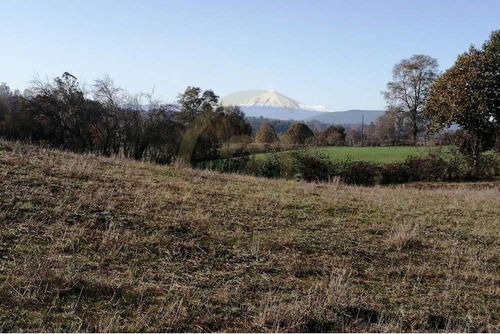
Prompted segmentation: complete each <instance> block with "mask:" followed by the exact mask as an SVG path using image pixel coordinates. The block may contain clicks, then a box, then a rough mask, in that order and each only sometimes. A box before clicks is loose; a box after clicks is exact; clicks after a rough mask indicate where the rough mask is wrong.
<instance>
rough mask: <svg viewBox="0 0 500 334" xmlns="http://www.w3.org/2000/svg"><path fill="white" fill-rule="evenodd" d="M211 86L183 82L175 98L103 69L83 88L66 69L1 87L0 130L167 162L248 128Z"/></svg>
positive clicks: (198, 157) (204, 153)
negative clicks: (126, 86)
mask: <svg viewBox="0 0 500 334" xmlns="http://www.w3.org/2000/svg"><path fill="white" fill-rule="evenodd" d="M218 99H219V97H218V96H217V95H216V94H215V93H214V92H213V91H211V90H206V91H202V90H201V89H200V88H198V87H188V88H187V89H186V91H185V92H183V93H182V94H179V96H178V105H172V104H165V103H162V102H160V101H158V100H155V99H154V97H153V94H135V95H131V94H128V93H126V92H125V91H124V90H123V89H121V88H120V87H118V86H116V85H115V84H114V82H113V80H112V79H111V78H109V77H108V76H104V77H103V78H100V79H97V80H95V81H94V83H93V85H92V87H91V89H86V88H85V87H84V86H83V85H82V84H81V83H80V82H79V81H78V79H77V78H76V77H74V76H73V75H71V74H70V73H68V72H66V73H64V74H63V75H62V76H61V77H57V78H55V79H53V80H52V81H46V82H44V81H42V80H40V79H35V80H34V81H33V83H32V85H31V87H30V88H29V89H28V90H26V91H25V92H24V93H23V94H21V93H20V92H19V91H11V90H10V88H9V87H8V86H7V85H6V84H2V85H1V86H0V136H1V137H4V138H6V139H10V140H21V141H27V142H33V143H41V144H44V145H48V146H50V147H56V148H60V149H64V150H70V151H73V152H78V153H95V154H99V155H104V156H111V155H113V156H123V157H126V158H131V159H137V160H149V161H154V162H158V163H171V162H173V161H174V159H176V158H177V157H178V156H179V154H183V155H184V157H183V158H184V160H186V161H187V162H193V163H194V162H196V161H203V160H209V159H214V158H217V157H219V156H220V154H221V150H222V148H223V144H224V143H227V142H230V141H231V140H234V139H235V138H237V139H238V141H241V140H242V138H244V137H245V136H247V137H249V136H250V135H251V128H250V125H249V124H248V123H247V122H246V121H245V118H244V114H243V113H242V112H241V110H240V109H239V108H238V107H223V106H221V105H220V104H219V100H218Z"/></svg>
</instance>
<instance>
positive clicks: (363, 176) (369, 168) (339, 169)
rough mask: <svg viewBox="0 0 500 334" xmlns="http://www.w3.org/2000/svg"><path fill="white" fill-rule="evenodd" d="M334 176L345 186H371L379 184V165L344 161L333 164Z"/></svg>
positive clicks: (367, 162)
mask: <svg viewBox="0 0 500 334" xmlns="http://www.w3.org/2000/svg"><path fill="white" fill-rule="evenodd" d="M334 170H335V171H336V172H335V173H334V174H335V176H339V177H340V180H341V181H342V182H344V183H346V184H355V185H363V186H372V185H375V184H378V183H380V179H381V174H380V172H381V165H380V164H377V163H374V162H369V161H352V160H344V161H339V162H336V163H335V166H334Z"/></svg>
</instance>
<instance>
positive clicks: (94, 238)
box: [0, 141, 500, 332]
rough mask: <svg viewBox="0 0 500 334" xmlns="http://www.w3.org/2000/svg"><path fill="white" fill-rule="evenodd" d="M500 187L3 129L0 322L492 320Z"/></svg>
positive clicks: (287, 326)
mask: <svg viewBox="0 0 500 334" xmlns="http://www.w3.org/2000/svg"><path fill="white" fill-rule="evenodd" d="M499 196H500V183H499V182H470V183H433V184H428V183H416V184H409V185H404V186H393V187H371V188H364V187H355V186H345V185H342V184H340V183H332V184H313V183H304V182H295V181H286V180H270V179H264V178H254V177H249V176H242V175H229V174H217V173H213V172H208V171H197V170H191V169H175V168H172V167H165V166H158V165H153V164H148V163H142V162H137V161H130V160H125V159H116V158H101V157H94V156H90V155H85V156H83V155H78V154H73V153H66V152H60V151H55V150H48V149H43V148H39V147H34V146H29V145H22V144H18V143H11V142H5V141H0V224H1V226H2V229H1V230H0V331H2V332H9V331H11V332H12V331H30V332H33V331H40V332H42V331H43V332H46V331H51V332H54V331H55V332H61V331H69V332H73V331H78V332H80V331H101V332H104V331H111V332H117V331H119V332H130V331H141V332H157V331H176V332H182V331H189V332H191V331H194V332H199V331H202V332H209V331H238V332H263V331H314V332H318V331H319V332H321V331H356V332H359V331H392V332H398V331H420V332H429V331H431V332H433V331H441V332H453V331H490V332H495V331H498V330H500V318H499V315H500V305H499V303H498V300H499V298H500V290H499V284H498V283H499V281H500V274H499V271H498V263H499V262H500V257H499V254H500V246H499V245H500V218H499V217H500V203H499V202H498V198H499Z"/></svg>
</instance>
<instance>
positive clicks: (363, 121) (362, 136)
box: [361, 115, 365, 147]
mask: <svg viewBox="0 0 500 334" xmlns="http://www.w3.org/2000/svg"><path fill="white" fill-rule="evenodd" d="M364 130H365V115H361V147H363V146H364V141H365V134H364Z"/></svg>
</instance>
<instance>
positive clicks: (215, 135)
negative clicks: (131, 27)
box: [0, 31, 500, 164]
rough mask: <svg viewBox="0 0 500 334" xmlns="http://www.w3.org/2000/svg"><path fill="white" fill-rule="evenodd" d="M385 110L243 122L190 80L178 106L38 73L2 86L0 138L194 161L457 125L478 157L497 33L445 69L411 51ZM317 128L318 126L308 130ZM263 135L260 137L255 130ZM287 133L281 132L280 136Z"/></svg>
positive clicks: (492, 132) (497, 100) (496, 115)
mask: <svg viewBox="0 0 500 334" xmlns="http://www.w3.org/2000/svg"><path fill="white" fill-rule="evenodd" d="M382 94H383V96H384V98H385V100H386V101H387V109H386V113H385V114H384V115H383V116H382V117H380V118H379V119H378V120H377V121H376V122H374V123H372V124H368V125H367V126H366V127H365V128H364V129H363V130H361V129H360V128H359V126H353V125H344V126H341V125H333V126H329V127H328V126H326V125H322V124H319V123H312V124H311V123H309V124H305V123H294V122H289V121H277V120H266V119H261V118H250V119H246V118H245V115H244V113H243V112H242V111H241V110H240V108H239V107H236V106H222V105H221V104H220V103H219V96H217V95H216V94H215V93H214V92H213V91H212V90H205V91H203V90H202V89H200V88H198V87H188V88H187V89H186V90H185V91H184V92H183V93H181V94H179V96H178V101H177V104H175V105H174V104H166V103H163V102H161V101H159V100H156V99H155V98H154V95H153V94H152V93H148V94H144V93H142V94H128V93H127V92H126V91H125V90H123V89H122V88H120V87H118V86H117V85H115V83H114V82H113V80H112V79H111V78H110V77H109V76H103V77H102V78H99V79H97V80H95V81H94V82H93V84H92V85H91V87H90V88H89V87H86V86H84V85H82V84H81V83H80V82H79V81H78V79H77V78H76V77H74V76H73V75H71V74H70V73H68V72H65V73H64V74H63V75H62V76H61V77H57V78H55V79H53V80H51V81H43V80H41V79H39V78H36V79H35V80H33V82H32V85H31V87H30V88H29V89H27V90H25V91H24V92H23V93H21V92H19V91H17V90H16V91H11V89H10V88H9V87H8V86H7V85H6V84H1V85H0V137H4V138H7V139H10V140H21V141H28V142H33V143H41V144H44V145H48V146H51V147H56V148H61V149H65V150H71V151H74V152H79V153H95V154H100V155H104V156H111V155H114V156H115V155H116V156H123V157H127V158H132V159H137V160H149V161H154V162H158V163H171V162H173V161H174V160H175V159H180V160H182V161H185V162H187V163H190V164H196V163H197V162H201V161H207V160H212V159H218V158H221V157H231V156H238V155H242V154H246V153H247V151H246V149H247V144H249V143H250V142H252V141H255V142H257V143H258V144H265V145H268V144H273V143H276V142H278V141H280V142H281V143H283V144H286V145H293V146H303V145H359V144H360V142H361V140H362V139H363V142H364V143H366V144H368V145H397V144H401V143H408V142H411V143H413V144H416V143H417V141H418V140H419V136H422V134H424V136H425V135H432V134H436V133H439V132H440V131H441V130H442V129H443V128H446V127H450V126H453V125H456V126H458V127H459V128H460V130H459V131H457V132H456V133H455V134H454V135H453V136H449V135H447V136H444V137H445V138H448V139H450V138H452V137H453V138H452V139H453V142H454V143H456V144H457V145H458V146H459V148H460V149H461V151H462V152H463V153H466V154H467V155H468V156H469V157H471V159H472V161H473V162H474V164H477V162H478V161H479V157H480V155H481V153H482V152H484V151H487V150H491V149H494V148H499V146H500V135H499V133H500V31H494V32H493V33H492V34H491V36H490V38H489V39H488V40H487V41H486V42H485V43H484V44H483V45H482V47H481V48H478V47H474V46H471V47H470V49H469V50H468V51H467V52H465V53H464V54H462V55H460V56H458V58H457V61H456V62H455V64H454V65H453V66H452V67H451V68H450V69H448V70H446V71H445V72H444V73H439V72H438V63H437V61H436V59H434V58H432V57H430V56H427V55H414V56H412V57H410V58H408V59H404V60H402V61H401V62H400V63H398V64H396V65H395V66H394V68H393V80H392V81H391V82H389V83H388V84H387V88H386V90H385V91H383V92H382ZM311 128H312V129H311ZM255 131H256V132H257V133H256V134H255V135H254V132H255ZM280 133H283V135H282V136H279V134H280Z"/></svg>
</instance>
